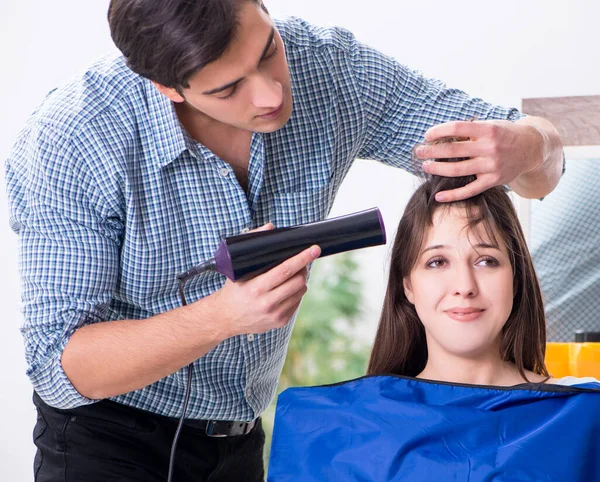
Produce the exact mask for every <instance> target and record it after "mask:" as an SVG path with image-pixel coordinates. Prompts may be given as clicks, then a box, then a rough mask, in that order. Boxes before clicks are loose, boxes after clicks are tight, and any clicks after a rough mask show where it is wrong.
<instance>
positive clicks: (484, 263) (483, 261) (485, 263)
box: [477, 257, 499, 268]
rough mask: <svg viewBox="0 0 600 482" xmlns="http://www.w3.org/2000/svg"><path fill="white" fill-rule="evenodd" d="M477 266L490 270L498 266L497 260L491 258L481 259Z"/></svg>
mask: <svg viewBox="0 0 600 482" xmlns="http://www.w3.org/2000/svg"><path fill="white" fill-rule="evenodd" d="M477 264H478V265H480V266H487V267H490V268H491V267H495V266H498V265H499V263H498V260H497V259H496V258H491V257H488V258H483V259H481V260H479V262H478V263H477Z"/></svg>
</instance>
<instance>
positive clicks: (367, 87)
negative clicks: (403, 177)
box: [349, 42, 523, 172]
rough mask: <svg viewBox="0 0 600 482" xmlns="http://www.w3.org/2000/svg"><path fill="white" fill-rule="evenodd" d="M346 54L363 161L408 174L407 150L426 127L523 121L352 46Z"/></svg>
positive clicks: (510, 111)
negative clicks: (358, 106)
mask: <svg viewBox="0 0 600 482" xmlns="http://www.w3.org/2000/svg"><path fill="white" fill-rule="evenodd" d="M349 55H350V65H351V69H352V72H353V75H354V76H355V79H356V84H357V88H358V91H359V93H360V99H361V103H362V107H363V110H364V112H363V115H364V119H365V131H364V136H363V143H362V145H361V147H360V151H359V157H361V158H363V159H373V160H378V161H382V162H384V163H386V164H389V165H392V166H396V167H402V168H404V169H407V170H409V171H411V172H414V171H415V168H416V166H413V165H412V162H411V151H412V148H413V147H414V146H415V144H417V143H420V142H423V140H424V134H425V131H426V130H427V129H428V128H430V127H432V126H434V125H436V124H440V123H443V122H449V121H456V120H471V119H478V120H486V119H507V120H511V121H515V120H518V119H520V118H521V117H523V114H521V113H520V112H519V111H518V110H517V109H515V108H504V107H499V106H494V105H492V104H490V103H487V102H484V101H483V100H481V99H478V98H473V97H469V96H468V95H467V94H465V93H464V92H462V91H460V90H457V89H451V88H447V87H446V86H445V85H444V84H443V83H442V82H440V81H438V80H433V79H427V78H425V77H423V76H422V75H421V74H420V73H418V72H417V71H413V70H410V69H409V68H407V67H405V66H403V65H401V64H399V63H398V62H397V61H396V60H394V59H393V58H390V57H387V56H386V55H384V54H382V53H380V52H378V51H376V50H374V49H372V48H370V47H368V46H365V45H362V44H360V43H358V42H354V44H353V46H352V49H351V50H350V53H349Z"/></svg>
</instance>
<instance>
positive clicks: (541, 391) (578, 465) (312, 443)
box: [268, 376, 600, 482]
mask: <svg viewBox="0 0 600 482" xmlns="http://www.w3.org/2000/svg"><path fill="white" fill-rule="evenodd" d="M283 481H294V482H304V481H306V482H308V481H332V482H333V481H335V482H344V481H361V482H363V481H364V482H378V481H409V482H420V481H431V482H450V481H457V482H467V481H468V482H483V481H486V482H492V481H493V482H517V481H519V482H524V481H528V482H530V481H531V482H533V481H535V482H545V481H551V482H579V481H581V482H600V384H597V383H591V384H585V385H579V386H577V387H564V386H558V385H545V384H543V385H542V384H523V385H518V386H516V387H507V388H504V387H481V386H475V385H457V384H449V383H439V382H431V381H426V380H416V379H413V378H405V377H395V376H370V377H364V378H360V379H357V380H352V381H348V382H344V383H340V384H336V385H328V386H321V387H302V388H291V389H288V390H286V391H284V392H283V393H282V394H281V395H280V396H279V400H278V403H277V411H276V417H275V428H274V432H273V442H272V447H271V458H270V467H269V475H268V482H283Z"/></svg>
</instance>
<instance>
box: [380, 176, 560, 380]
mask: <svg viewBox="0 0 600 482" xmlns="http://www.w3.org/2000/svg"><path fill="white" fill-rule="evenodd" d="M474 179H475V178H474V176H470V177H462V178H450V177H440V176H430V178H429V179H428V180H426V181H425V182H424V183H423V184H422V185H421V186H420V187H419V188H418V189H417V191H416V192H415V194H413V196H412V197H411V199H410V200H409V202H408V205H407V206H406V209H405V211H404V215H403V216H402V219H401V220H400V224H399V226H398V231H397V233H396V238H395V240H394V246H393V248H392V254H391V264H390V273H389V280H388V285H387V290H386V294H385V299H384V303H383V310H382V313H381V318H380V321H379V327H378V329H377V334H376V336H375V342H374V345H373V350H372V352H371V358H370V360H369V367H368V374H371V375H375V374H394V375H405V376H411V377H414V376H417V375H418V374H419V373H421V372H422V371H423V369H424V368H425V365H426V363H427V343H426V339H425V329H424V327H423V324H422V323H421V321H420V319H419V317H418V315H417V312H416V311H415V308H414V306H413V305H412V304H411V303H410V302H409V301H408V299H407V298H406V295H405V294H404V287H403V279H404V278H405V277H407V276H409V275H410V273H411V271H412V269H413V267H414V266H415V263H416V261H417V258H418V254H419V252H420V250H421V247H422V243H423V241H424V238H425V233H426V231H427V229H428V228H429V227H431V226H432V224H433V222H432V220H433V214H434V212H435V211H436V210H437V209H448V208H450V207H451V206H461V207H464V208H465V210H466V213H467V219H468V229H469V231H470V232H474V233H475V232H476V231H475V230H474V229H473V228H475V227H476V226H478V225H480V224H481V225H482V226H483V227H484V228H485V232H486V234H487V235H488V236H489V237H490V239H492V240H493V241H495V242H497V240H496V236H494V228H495V230H496V232H497V233H498V234H499V235H500V237H501V238H502V241H504V243H505V244H506V246H507V248H508V253H509V256H510V261H511V266H512V269H513V274H514V287H513V288H514V291H513V292H514V299H513V308H512V311H511V313H510V315H509V318H508V321H507V322H506V324H505V325H504V327H503V329H502V335H501V336H502V341H501V347H500V355H501V357H502V359H503V360H505V361H510V362H513V363H514V364H515V365H516V367H517V368H518V370H519V373H520V374H521V376H522V377H523V378H524V379H525V380H526V379H527V377H526V376H525V373H524V371H525V370H530V371H532V372H534V373H537V374H540V375H544V376H548V372H547V370H546V366H545V364H544V354H545V349H546V319H545V315H544V304H543V299H542V293H541V289H540V285H539V282H538V279H537V276H536V274H535V270H534V267H533V262H532V260H531V255H530V254H529V250H528V248H527V243H526V242H525V237H524V236H523V231H522V229H521V224H520V223H519V219H518V217H517V214H516V212H515V209H514V207H513V204H512V202H511V200H510V198H509V196H508V193H507V190H506V188H505V187H503V186H497V187H493V188H491V189H488V190H487V191H484V192H483V193H481V194H479V195H477V196H475V197H472V198H470V199H467V200H465V201H459V202H455V203H450V204H448V203H438V202H437V201H436V200H435V194H436V193H438V192H440V191H447V190H450V189H456V188H458V187H462V186H465V185H466V184H468V183H469V182H471V181H473V180H474Z"/></svg>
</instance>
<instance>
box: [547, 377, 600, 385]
mask: <svg viewBox="0 0 600 482" xmlns="http://www.w3.org/2000/svg"><path fill="white" fill-rule="evenodd" d="M546 383H551V384H553V385H564V386H573V385H583V384H586V383H597V384H598V385H600V380H598V379H597V378H594V377H572V376H566V377H561V378H550V379H549V380H548V381H547V382H546Z"/></svg>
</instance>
